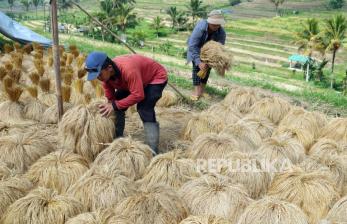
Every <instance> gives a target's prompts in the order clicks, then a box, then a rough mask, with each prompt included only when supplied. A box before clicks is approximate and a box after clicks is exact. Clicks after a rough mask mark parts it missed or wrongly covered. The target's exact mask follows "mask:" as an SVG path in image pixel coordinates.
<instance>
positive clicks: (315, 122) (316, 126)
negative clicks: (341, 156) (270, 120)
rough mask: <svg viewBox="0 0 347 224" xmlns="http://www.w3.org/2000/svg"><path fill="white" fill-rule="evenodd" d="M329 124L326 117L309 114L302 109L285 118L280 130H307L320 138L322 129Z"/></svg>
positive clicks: (290, 112) (297, 109) (315, 113)
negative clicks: (287, 128) (289, 128)
mask: <svg viewBox="0 0 347 224" xmlns="http://www.w3.org/2000/svg"><path fill="white" fill-rule="evenodd" d="M326 123H327V119H326V117H324V116H323V115H321V114H319V113H317V112H308V111H305V110H304V109H301V108H295V109H292V110H291V111H289V113H288V114H287V115H286V116H285V117H284V118H283V120H282V121H281V123H280V124H279V128H280V129H281V128H283V127H294V128H299V129H305V130H307V131H310V132H312V133H313V134H314V136H315V137H318V136H319V134H320V131H321V129H322V128H323V126H324V125H325V124H326Z"/></svg>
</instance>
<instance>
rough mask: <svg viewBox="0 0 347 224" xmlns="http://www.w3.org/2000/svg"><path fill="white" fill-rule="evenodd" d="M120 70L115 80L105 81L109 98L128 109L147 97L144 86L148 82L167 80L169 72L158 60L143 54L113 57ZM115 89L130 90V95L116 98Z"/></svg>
mask: <svg viewBox="0 0 347 224" xmlns="http://www.w3.org/2000/svg"><path fill="white" fill-rule="evenodd" d="M112 60H113V61H114V62H115V63H116V65H117V67H118V68H119V71H120V76H117V78H116V79H115V80H109V81H107V82H103V83H102V86H103V88H104V91H105V96H106V98H107V99H108V100H110V101H114V102H115V104H116V106H117V108H118V109H126V108H128V107H130V106H132V105H134V104H136V103H138V102H140V101H142V100H143V99H144V98H145V94H144V88H145V87H146V86H147V85H148V84H162V83H164V82H166V81H167V72H166V70H165V68H164V67H163V66H162V65H160V64H159V63H158V62H156V61H154V60H152V59H150V58H147V57H145V56H142V55H138V54H134V55H123V56H119V57H116V58H114V59H112ZM115 90H128V91H129V92H130V95H129V96H128V97H126V98H124V99H122V100H116V99H115Z"/></svg>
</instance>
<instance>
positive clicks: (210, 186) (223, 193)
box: [179, 175, 253, 223]
mask: <svg viewBox="0 0 347 224" xmlns="http://www.w3.org/2000/svg"><path fill="white" fill-rule="evenodd" d="M179 194H180V196H181V198H182V199H183V200H184V201H185V202H186V203H187V205H188V207H189V210H190V212H191V214H192V215H216V216H219V217H222V218H226V219H229V220H230V221H231V222H232V223H235V222H236V221H237V220H238V218H239V217H240V215H241V214H242V213H243V211H244V209H245V208H246V207H247V206H248V205H249V204H250V203H251V202H252V201H253V200H252V199H251V198H249V197H248V194H247V193H246V190H245V189H244V188H243V186H241V185H233V184H231V180H230V179H229V178H228V177H225V176H221V175H204V176H201V177H199V178H197V179H194V180H191V181H189V182H187V183H185V184H184V185H183V186H182V188H181V189H180V190H179Z"/></svg>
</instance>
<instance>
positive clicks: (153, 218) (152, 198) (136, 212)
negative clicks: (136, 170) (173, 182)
mask: <svg viewBox="0 0 347 224" xmlns="http://www.w3.org/2000/svg"><path fill="white" fill-rule="evenodd" d="M115 212H116V214H121V215H124V216H126V217H128V218H129V220H130V221H131V222H132V223H133V224H143V223H151V224H177V223H179V222H180V221H182V220H183V219H185V218H186V217H187V216H188V210H187V207H186V205H185V203H184V202H183V201H182V199H181V198H180V197H179V196H178V194H177V193H176V192H175V191H174V190H173V189H172V188H170V187H169V186H166V185H154V186H150V187H148V188H145V189H142V190H141V191H140V192H138V193H136V194H134V195H133V196H130V197H128V198H126V199H124V200H123V201H122V202H121V203H120V204H118V206H117V207H116V209H115Z"/></svg>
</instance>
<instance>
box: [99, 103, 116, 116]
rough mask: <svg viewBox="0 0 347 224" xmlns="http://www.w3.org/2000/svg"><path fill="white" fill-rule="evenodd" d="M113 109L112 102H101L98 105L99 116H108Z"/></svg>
mask: <svg viewBox="0 0 347 224" xmlns="http://www.w3.org/2000/svg"><path fill="white" fill-rule="evenodd" d="M112 111H113V106H112V103H103V104H100V105H99V112H100V114H101V116H103V117H108V116H110V114H111V113H112Z"/></svg>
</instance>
